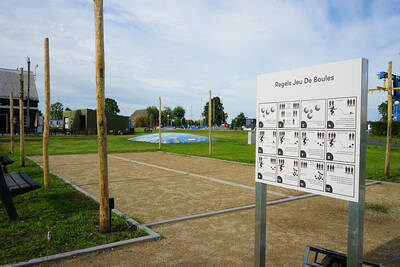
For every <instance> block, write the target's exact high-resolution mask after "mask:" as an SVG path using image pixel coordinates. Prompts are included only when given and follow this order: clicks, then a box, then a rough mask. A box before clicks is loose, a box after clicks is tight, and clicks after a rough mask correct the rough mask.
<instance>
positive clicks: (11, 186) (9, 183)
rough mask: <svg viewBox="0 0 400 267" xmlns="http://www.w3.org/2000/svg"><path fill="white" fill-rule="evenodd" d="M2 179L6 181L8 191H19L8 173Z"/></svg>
mask: <svg viewBox="0 0 400 267" xmlns="http://www.w3.org/2000/svg"><path fill="white" fill-rule="evenodd" d="M4 179H5V180H6V184H7V187H8V189H9V190H10V191H17V190H19V186H18V185H17V184H16V183H15V181H14V180H13V178H12V177H11V176H10V174H9V173H6V174H4Z"/></svg>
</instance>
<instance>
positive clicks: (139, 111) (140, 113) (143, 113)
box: [129, 109, 146, 120]
mask: <svg viewBox="0 0 400 267" xmlns="http://www.w3.org/2000/svg"><path fill="white" fill-rule="evenodd" d="M139 116H146V110H145V109H137V110H135V112H133V113H132V115H130V116H129V118H130V119H131V120H133V119H135V118H136V117H139Z"/></svg>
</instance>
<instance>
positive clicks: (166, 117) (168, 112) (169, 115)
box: [161, 107, 174, 125]
mask: <svg viewBox="0 0 400 267" xmlns="http://www.w3.org/2000/svg"><path fill="white" fill-rule="evenodd" d="M173 114H174V113H173V111H172V109H171V108H169V107H164V110H163V111H161V123H162V124H163V125H170V123H169V122H170V121H171V120H172V119H173V117H174V116H173Z"/></svg>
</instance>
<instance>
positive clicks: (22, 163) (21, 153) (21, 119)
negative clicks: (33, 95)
mask: <svg viewBox="0 0 400 267" xmlns="http://www.w3.org/2000/svg"><path fill="white" fill-rule="evenodd" d="M23 75H24V69H23V68H19V84H20V88H19V160H20V166H21V167H24V166H25V155H24V154H25V144H24V141H25V140H24V127H25V125H24V76H23Z"/></svg>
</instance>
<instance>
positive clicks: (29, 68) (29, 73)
mask: <svg viewBox="0 0 400 267" xmlns="http://www.w3.org/2000/svg"><path fill="white" fill-rule="evenodd" d="M27 61H28V95H27V99H26V121H27V125H26V128H27V130H28V133H29V131H30V129H31V118H30V116H29V115H30V114H29V108H30V103H29V102H30V101H29V98H30V82H31V81H30V80H31V78H30V75H31V59H30V58H29V57H27Z"/></svg>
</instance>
